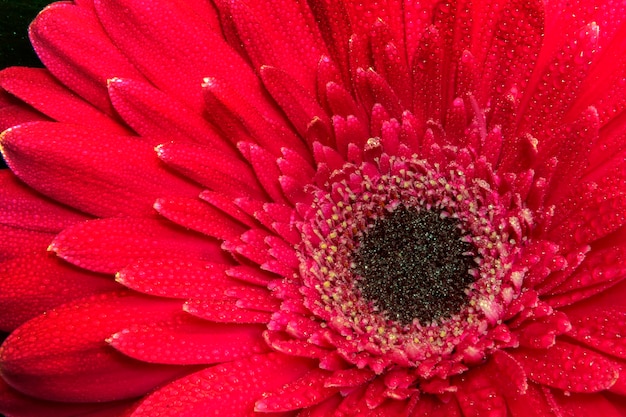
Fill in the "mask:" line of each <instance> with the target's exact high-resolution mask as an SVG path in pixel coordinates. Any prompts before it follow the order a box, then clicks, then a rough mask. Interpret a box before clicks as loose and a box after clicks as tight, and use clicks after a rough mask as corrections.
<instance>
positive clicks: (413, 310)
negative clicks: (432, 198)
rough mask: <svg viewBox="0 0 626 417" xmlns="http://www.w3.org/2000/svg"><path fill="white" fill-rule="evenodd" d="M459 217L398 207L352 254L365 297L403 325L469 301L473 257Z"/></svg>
mask: <svg viewBox="0 0 626 417" xmlns="http://www.w3.org/2000/svg"><path fill="white" fill-rule="evenodd" d="M461 227H462V226H461V224H460V222H459V221H458V220H456V219H452V218H449V217H442V216H441V215H440V214H439V213H436V212H434V211H431V210H415V209H407V208H404V207H402V208H397V209H396V210H394V211H393V212H392V213H391V214H390V215H388V216H386V217H384V218H382V219H380V220H378V221H377V222H376V223H375V224H374V225H373V227H371V228H370V229H369V230H367V232H366V233H365V234H364V235H363V237H362V238H361V241H360V244H359V247H358V249H357V251H356V252H355V254H354V261H353V262H354V264H355V267H354V269H353V270H354V272H355V273H357V274H358V275H360V276H361V277H362V278H361V279H358V280H357V281H356V286H357V288H359V289H360V290H361V293H362V294H363V296H364V297H365V299H367V300H369V301H371V302H373V303H374V305H375V306H376V307H377V308H378V309H379V310H381V311H384V312H385V313H386V315H387V316H388V317H389V319H391V320H396V321H398V322H400V323H402V324H404V325H408V324H411V323H412V322H413V320H414V319H418V320H419V322H420V323H430V322H432V321H434V320H439V319H441V318H445V317H451V316H452V315H454V314H458V313H459V311H460V310H461V308H462V307H463V306H464V305H466V304H467V302H468V295H467V293H468V291H469V285H470V284H471V283H472V282H474V277H472V276H471V275H470V274H469V272H468V271H469V270H470V268H472V267H476V262H475V261H474V260H473V259H472V256H473V254H474V251H473V247H472V245H471V244H470V243H468V242H466V241H463V240H462V237H463V236H462V230H461Z"/></svg>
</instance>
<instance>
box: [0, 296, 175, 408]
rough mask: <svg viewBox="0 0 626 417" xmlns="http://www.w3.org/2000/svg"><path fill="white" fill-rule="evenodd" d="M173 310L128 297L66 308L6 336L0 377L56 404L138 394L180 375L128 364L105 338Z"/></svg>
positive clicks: (0, 354) (171, 305) (102, 298)
mask: <svg viewBox="0 0 626 417" xmlns="http://www.w3.org/2000/svg"><path fill="white" fill-rule="evenodd" d="M178 306H179V304H178V303H176V302H171V303H165V302H163V301H161V302H156V301H155V300H151V299H147V298H142V297H138V296H134V295H129V294H127V293H110V294H105V295H100V296H94V297H92V298H88V299H85V300H79V301H77V302H74V303H70V304H66V305H64V306H62V307H59V308H57V309H55V310H53V311H50V312H48V314H46V315H42V316H39V317H37V318H35V319H33V320H31V321H29V322H27V323H26V324H24V325H23V326H21V327H20V328H19V329H18V330H16V331H15V332H13V333H12V334H11V336H10V337H9V339H7V341H6V342H5V343H4V344H3V345H2V348H1V349H0V359H1V363H2V365H1V368H0V369H1V371H2V375H3V377H4V378H5V380H6V381H7V382H8V383H9V385H11V386H12V387H14V388H16V389H18V390H19V391H21V392H24V393H26V394H31V395H34V396H36V397H39V398H43V399H49V400H56V401H59V400H60V401H69V402H93V401H95V402H97V401H112V400H118V399H124V398H133V397H136V396H138V395H143V394H145V393H146V392H148V391H150V390H152V389H153V388H154V387H156V386H157V385H160V384H162V383H164V382H167V381H169V380H171V379H172V378H174V377H176V376H179V375H181V374H182V373H184V372H185V370H184V369H182V368H179V367H173V366H165V365H163V366H151V365H148V364H145V363H141V362H138V361H135V360H133V359H129V358H127V357H125V356H123V355H121V354H119V353H118V352H116V351H114V350H113V349H112V348H111V347H109V346H107V345H106V343H104V339H105V338H107V337H108V336H110V335H111V334H113V333H115V332H117V331H119V330H122V329H123V328H124V327H126V326H128V325H129V324H132V323H141V322H146V321H153V320H159V319H166V318H167V317H169V316H170V315H171V314H172V313H173V311H175V310H176V309H177V308H178ZM120 381H125V383H124V384H120Z"/></svg>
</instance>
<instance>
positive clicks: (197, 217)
mask: <svg viewBox="0 0 626 417" xmlns="http://www.w3.org/2000/svg"><path fill="white" fill-rule="evenodd" d="M154 208H155V210H156V211H157V212H158V213H159V214H160V215H161V216H163V217H165V218H166V219H169V220H171V221H173V222H174V223H176V224H179V225H181V226H183V227H186V228H188V229H191V230H195V231H197V232H200V233H203V234H205V235H207V236H211V237H215V238H218V239H221V240H229V239H234V238H236V237H238V236H240V235H241V234H242V233H243V232H245V231H246V230H247V229H248V228H247V227H246V226H244V225H242V224H241V223H239V222H237V221H236V220H234V219H233V218H232V217H230V216H229V215H227V214H226V213H224V212H223V211H221V210H219V209H216V208H215V207H213V206H211V205H209V204H207V203H205V202H203V201H200V200H198V199H193V198H170V199H164V198H160V199H158V200H157V201H156V203H155V204H154Z"/></svg>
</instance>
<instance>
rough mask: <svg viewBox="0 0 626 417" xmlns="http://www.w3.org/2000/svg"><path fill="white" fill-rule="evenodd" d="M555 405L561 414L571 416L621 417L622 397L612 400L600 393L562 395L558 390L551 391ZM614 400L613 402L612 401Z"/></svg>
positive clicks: (622, 413)
mask: <svg viewBox="0 0 626 417" xmlns="http://www.w3.org/2000/svg"><path fill="white" fill-rule="evenodd" d="M553 396H554V397H553V398H554V400H555V402H556V406H557V407H559V410H558V411H560V413H561V415H563V416H568V417H569V416H572V417H595V416H602V417H623V416H624V409H623V408H620V405H621V406H622V407H623V405H624V397H618V398H617V399H614V400H613V401H611V400H609V399H607V397H605V396H604V395H602V394H591V395H582V394H571V395H563V394H562V393H560V392H553ZM613 402H615V403H613Z"/></svg>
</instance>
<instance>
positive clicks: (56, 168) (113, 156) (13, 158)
mask: <svg viewBox="0 0 626 417" xmlns="http://www.w3.org/2000/svg"><path fill="white" fill-rule="evenodd" d="M0 146H1V148H0V149H2V153H3V155H4V157H5V158H6V159H7V163H8V164H9V166H10V167H11V169H12V170H13V172H15V173H16V175H17V176H18V177H20V178H21V179H23V180H24V181H25V182H26V183H28V184H29V185H30V186H31V187H33V188H34V189H36V190H38V191H40V192H41V193H42V194H45V195H47V196H49V197H51V198H54V199H55V200H57V201H60V202H64V203H67V204H68V205H70V206H72V207H76V208H78V209H80V210H82V211H84V212H86V213H90V214H93V215H96V216H104V217H107V216H119V215H147V214H149V213H151V212H152V210H153V209H152V205H153V204H154V202H155V200H156V199H157V198H158V197H165V196H168V195H179V196H185V195H186V196H195V195H197V194H198V193H199V192H200V190H199V189H198V188H196V187H194V186H192V185H191V184H189V183H187V182H186V181H184V180H183V179H179V178H176V177H174V176H172V175H171V174H169V173H167V172H166V171H165V170H164V169H163V167H162V166H160V165H159V161H158V159H157V158H156V155H155V154H154V150H153V148H152V146H150V145H149V144H147V143H145V142H142V141H141V140H139V139H138V138H134V137H130V136H115V135H109V134H105V133H94V132H93V131H91V130H89V129H82V128H79V127H77V126H74V125H65V124H58V123H35V124H29V125H23V126H21V127H17V128H13V129H10V130H7V131H5V132H4V133H3V134H2V136H0Z"/></svg>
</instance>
